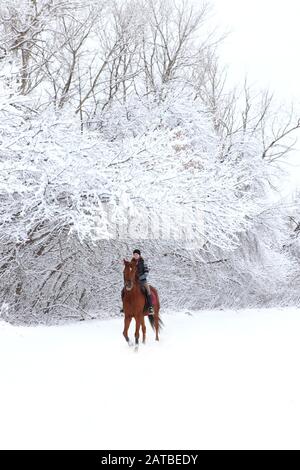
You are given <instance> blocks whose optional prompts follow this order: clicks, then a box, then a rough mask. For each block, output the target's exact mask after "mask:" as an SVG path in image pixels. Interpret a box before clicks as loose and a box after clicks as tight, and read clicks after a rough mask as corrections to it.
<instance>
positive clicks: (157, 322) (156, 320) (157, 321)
mask: <svg viewBox="0 0 300 470" xmlns="http://www.w3.org/2000/svg"><path fill="white" fill-rule="evenodd" d="M154 327H155V339H156V341H159V337H158V330H159V310H157V311H156V312H155V315H154Z"/></svg>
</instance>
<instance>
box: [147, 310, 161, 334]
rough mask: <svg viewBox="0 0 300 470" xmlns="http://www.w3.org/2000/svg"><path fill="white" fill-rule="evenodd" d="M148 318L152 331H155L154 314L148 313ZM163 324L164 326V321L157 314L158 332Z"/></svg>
mask: <svg viewBox="0 0 300 470" xmlns="http://www.w3.org/2000/svg"><path fill="white" fill-rule="evenodd" d="M148 318H149V322H150V325H151V327H152V329H153V331H155V319H154V315H148ZM163 326H164V322H163V321H162V319H161V318H160V316H159V314H158V332H160V331H161V330H162V328H163Z"/></svg>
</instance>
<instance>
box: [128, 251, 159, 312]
mask: <svg viewBox="0 0 300 470" xmlns="http://www.w3.org/2000/svg"><path fill="white" fill-rule="evenodd" d="M133 260H135V262H136V264H137V273H138V280H139V283H140V285H141V287H142V289H143V288H144V289H143V290H144V291H145V294H146V297H147V302H148V314H149V315H153V314H154V309H153V304H152V297H151V290H150V286H149V284H148V282H147V274H148V273H149V268H148V266H147V265H146V263H145V260H144V258H142V256H141V251H140V250H133V258H132V261H133ZM123 295H124V289H122V293H121V297H122V299H123ZM121 312H123V308H122V309H121Z"/></svg>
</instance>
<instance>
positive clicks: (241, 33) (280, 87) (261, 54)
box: [211, 0, 300, 103]
mask: <svg viewBox="0 0 300 470" xmlns="http://www.w3.org/2000/svg"><path fill="white" fill-rule="evenodd" d="M211 3H212V4H213V5H214V7H215V15H216V19H217V22H218V23H219V24H220V27H221V28H222V29H223V28H224V29H225V30H228V31H231V34H229V36H228V38H227V39H226V41H225V42H224V44H223V46H222V57H223V60H224V61H225V62H227V63H228V65H230V72H231V74H232V77H234V78H237V79H239V78H242V77H243V76H244V75H245V73H247V74H248V76H249V78H250V80H251V81H252V80H253V81H254V82H256V83H257V85H259V86H260V85H261V87H264V86H266V85H267V86H268V87H270V88H271V89H273V90H274V92H276V95H278V97H279V98H281V99H282V100H284V101H286V102H287V103H290V101H291V100H294V101H295V100H296V101H298V103H299V96H300V94H299V84H300V60H299V46H300V28H299V18H300V1H299V0H284V1H282V0H251V1H247V2H246V1H241V0H211Z"/></svg>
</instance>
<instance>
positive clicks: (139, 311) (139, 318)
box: [123, 259, 163, 350]
mask: <svg viewBox="0 0 300 470" xmlns="http://www.w3.org/2000/svg"><path fill="white" fill-rule="evenodd" d="M124 265H125V267H124V284H125V286H124V291H123V292H124V294H123V311H124V315H125V318H124V331H123V335H124V338H125V339H126V341H127V343H128V344H129V346H130V345H131V344H130V341H129V337H128V329H129V326H130V323H131V320H132V319H133V318H134V319H135V348H136V350H137V349H138V345H139V336H140V326H141V327H142V332H143V343H145V341H146V325H145V315H147V314H148V311H145V302H146V299H145V295H144V294H143V292H142V290H141V285H140V283H139V280H138V277H137V263H136V261H135V259H133V260H131V261H126V260H125V259H124ZM150 289H151V292H152V293H153V294H154V296H155V301H154V305H153V308H154V315H148V318H149V321H150V325H151V326H152V328H153V330H154V329H155V332H156V336H155V339H156V340H157V341H158V340H159V338H158V332H159V331H160V330H161V328H162V326H163V322H162V320H161V318H160V317H159V308H160V305H159V298H158V293H157V290H156V289H154V287H152V286H150Z"/></svg>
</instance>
